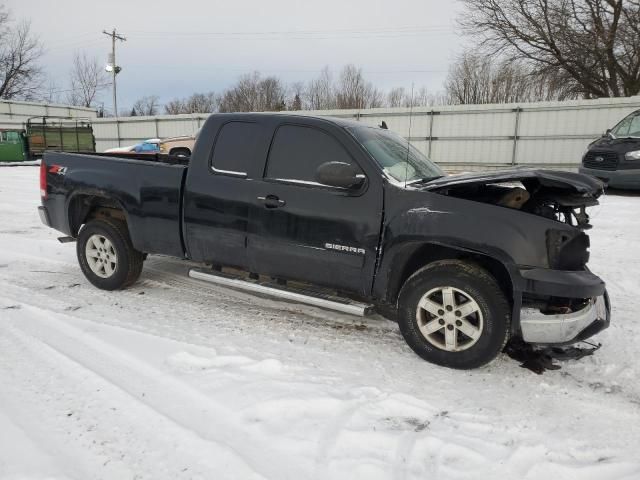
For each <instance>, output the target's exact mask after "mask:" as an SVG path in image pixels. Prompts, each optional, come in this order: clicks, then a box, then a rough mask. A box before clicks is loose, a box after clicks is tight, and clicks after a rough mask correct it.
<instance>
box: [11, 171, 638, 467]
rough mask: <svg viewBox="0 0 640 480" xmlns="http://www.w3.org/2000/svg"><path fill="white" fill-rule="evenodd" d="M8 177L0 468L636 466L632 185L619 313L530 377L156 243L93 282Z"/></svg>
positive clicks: (607, 246)
mask: <svg viewBox="0 0 640 480" xmlns="http://www.w3.org/2000/svg"><path fill="white" fill-rule="evenodd" d="M1 173H2V175H0V352H1V353H0V478H2V479H5V478H7V479H18V478H20V479H22V478H38V479H40V478H54V479H66V478H74V479H75V478H78V479H84V478H105V479H112V478H113V479H124V478H149V479H179V478H185V479H186V478H216V479H226V478H228V479H239V478H241V479H252V478H269V479H278V480H279V479H295V480H298V479H300V478H310V479H311V478H314V479H326V478H332V479H333V478H336V479H355V478H363V479H367V480H374V479H378V478H380V479H383V478H384V479H388V478H398V479H410V478H416V479H418V478H420V479H422V478H441V479H456V478H492V479H514V478H518V479H521V478H522V479H538V478H549V479H551V478H553V479H554V480H560V479H571V480H573V479H575V478H580V479H603V478H607V479H614V478H619V479H623V478H626V479H633V478H640V457H639V456H638V454H637V451H638V447H639V446H640V429H639V428H637V426H638V425H639V424H640V384H639V382H638V378H639V375H638V374H639V373H640V366H639V365H640V364H639V363H638V361H637V352H638V347H637V345H638V342H640V325H639V323H638V321H637V313H638V311H640V299H639V298H638V291H639V290H640V284H639V282H640V280H639V279H640V275H638V272H639V271H640V215H638V208H639V207H640V197H625V196H613V195H609V196H607V197H606V198H604V199H603V206H602V209H601V212H600V213H599V215H598V216H597V218H596V219H595V227H594V230H593V231H592V232H591V239H592V248H591V250H592V263H591V267H592V269H593V270H594V271H595V272H597V273H599V274H601V275H602V276H603V277H604V278H605V279H606V280H607V281H608V285H609V291H610V294H611V298H612V303H613V308H614V311H613V324H612V326H611V328H610V329H609V330H607V331H605V332H603V333H602V334H600V335H599V336H598V338H597V340H598V341H601V342H602V343H603V347H602V348H601V349H600V350H599V351H598V352H596V354H595V355H594V356H592V357H588V358H584V359H582V360H580V361H570V362H565V363H563V368H562V369H561V370H559V371H550V372H547V373H545V374H544V375H542V376H537V375H534V374H533V373H531V372H530V371H528V370H524V369H521V368H519V367H518V365H517V363H516V362H514V361H512V360H510V359H509V358H507V357H506V356H501V357H500V358H499V359H498V360H497V361H495V362H494V363H492V364H491V365H489V366H488V367H486V368H483V369H480V370H476V371H471V372H457V371H452V370H447V369H443V368H440V367H436V366H433V365H430V364H428V363H425V362H423V361H422V360H420V359H419V358H418V357H417V356H415V355H414V354H413V353H412V352H411V351H410V350H409V349H408V347H407V346H406V345H405V344H404V342H403V340H402V338H400V335H399V333H398V331H397V328H396V326H395V325H394V324H392V323H391V322H388V321H386V320H384V319H381V318H373V319H366V320H362V319H357V318H353V317H349V316H342V315H337V314H333V313H328V312H323V311H321V310H317V309H314V308H311V307H302V306H298V305H295V304H289V303H287V304H284V303H281V302H277V301H274V300H267V299H260V298H256V297H252V296H250V295H247V294H243V293H238V292H233V291H229V290H224V289H221V288H216V287H212V286H209V285H205V284H202V283H199V282H197V281H195V280H191V279H189V278H188V277H187V276H186V271H187V268H188V266H187V265H186V264H185V263H183V262H180V261H177V260H171V259H166V258H159V257H158V258H154V257H151V258H149V260H148V261H147V262H146V263H145V270H144V272H143V274H142V278H141V281H140V282H139V283H138V284H136V285H135V286H134V287H132V288H131V289H129V290H126V291H122V292H111V293H110V292H102V291H99V290H96V289H95V288H93V287H91V286H90V285H89V284H88V282H86V281H85V279H84V278H83V277H82V275H81V273H80V270H79V269H78V267H77V265H76V260H75V248H74V245H73V244H70V245H69V244H66V245H63V244H59V243H58V242H57V241H56V237H57V236H58V234H57V233H56V232H54V231H52V230H50V229H48V228H46V227H44V226H43V225H41V224H40V222H39V220H38V216H37V213H36V206H37V205H38V203H39V198H38V171H37V169H36V168H33V167H17V168H11V169H3V170H2V172H1Z"/></svg>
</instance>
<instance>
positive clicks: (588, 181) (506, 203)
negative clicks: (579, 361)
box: [425, 169, 610, 345]
mask: <svg viewBox="0 0 640 480" xmlns="http://www.w3.org/2000/svg"><path fill="white" fill-rule="evenodd" d="M603 188H604V184H603V183H602V182H600V181H599V180H597V179H595V178H592V177H588V176H586V175H581V174H576V173H570V172H555V171H545V170H536V169H511V170H505V171H498V172H492V173H482V174H467V175H453V176H449V177H445V178H442V179H438V180H435V181H432V182H429V183H428V184H426V185H425V189H426V190H429V191H431V192H434V193H438V194H440V195H445V196H449V197H454V198H460V199H465V200H470V201H473V202H480V203H485V204H491V205H495V206H497V207H502V208H508V209H514V210H519V211H521V212H523V213H524V214H530V215H535V216H538V217H543V218H545V219H549V220H551V222H548V223H547V224H545V230H544V236H543V235H542V232H540V233H541V235H531V237H532V238H534V237H535V238H539V239H540V240H539V241H541V240H542V238H544V239H545V243H546V245H545V246H544V248H545V250H546V262H544V263H543V262H540V264H538V265H517V266H516V269H517V273H516V275H515V276H516V277H517V278H515V279H513V280H514V297H516V296H517V297H519V298H514V304H515V305H514V310H515V308H518V310H519V311H517V312H516V311H514V317H515V316H516V313H517V314H518V315H519V317H520V322H519V323H518V322H515V323H517V324H518V325H517V331H515V332H513V333H514V335H516V336H519V337H520V338H522V339H523V340H524V341H525V342H527V343H536V344H550V345H567V344H571V343H575V342H577V341H580V340H584V339H586V338H588V337H590V336H592V335H594V334H596V333H598V332H599V331H601V330H603V329H604V328H606V327H607V326H608V325H609V319H610V305H609V299H608V297H607V295H606V291H605V285H604V282H603V281H602V280H601V279H600V278H599V277H597V276H596V275H594V274H593V273H591V272H590V271H589V269H588V268H587V262H588V261H589V246H590V244H589V237H588V235H587V234H586V233H585V232H586V231H587V230H589V229H590V228H591V224H590V222H589V214H588V213H587V209H588V208H589V207H593V206H595V205H598V197H599V196H600V195H601V194H602V193H603ZM514 221H516V218H514ZM553 222H557V227H554V224H553ZM523 223H524V222H523ZM531 228H534V227H531ZM535 228H539V227H535ZM532 233H533V232H532ZM541 248H542V247H541ZM518 303H520V305H518Z"/></svg>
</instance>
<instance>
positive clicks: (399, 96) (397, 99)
mask: <svg viewBox="0 0 640 480" xmlns="http://www.w3.org/2000/svg"><path fill="white" fill-rule="evenodd" d="M404 97H405V91H404V87H396V88H392V89H391V90H390V91H389V93H388V94H387V105H388V106H390V107H391V108H397V107H402V106H404Z"/></svg>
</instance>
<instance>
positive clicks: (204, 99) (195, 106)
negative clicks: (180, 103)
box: [183, 92, 218, 113]
mask: <svg viewBox="0 0 640 480" xmlns="http://www.w3.org/2000/svg"><path fill="white" fill-rule="evenodd" d="M217 106H218V99H217V97H216V94H215V93H213V92H208V93H194V94H193V95H191V96H190V97H189V98H187V99H185V101H184V111H183V113H213V112H215V111H216V108H217Z"/></svg>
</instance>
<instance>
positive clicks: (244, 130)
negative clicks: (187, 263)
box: [184, 116, 271, 268]
mask: <svg viewBox="0 0 640 480" xmlns="http://www.w3.org/2000/svg"><path fill="white" fill-rule="evenodd" d="M222 118H225V117H224V116H222ZM210 123H211V124H209V122H208V123H207V128H208V130H207V131H206V132H203V134H202V135H201V137H202V140H201V144H200V146H199V148H201V151H200V152H197V153H198V160H200V161H193V162H192V163H191V166H190V167H189V171H188V178H187V183H186V185H187V190H186V193H185V199H184V232H185V239H186V242H187V245H186V247H187V251H188V253H189V256H190V258H191V259H193V260H195V261H198V262H207V263H217V264H221V265H233V266H237V267H241V268H245V267H247V265H248V261H247V255H246V239H247V219H248V212H249V209H250V208H251V207H252V206H253V205H254V202H253V199H254V198H255V197H256V195H257V193H256V192H255V191H254V189H255V187H256V185H255V183H256V182H254V181H252V177H253V178H255V176H256V175H258V176H259V177H261V176H262V165H263V164H264V158H265V156H266V152H267V148H268V146H269V141H270V139H271V135H270V130H268V129H265V128H264V127H263V126H262V125H261V124H260V123H259V122H257V121H235V120H233V121H223V122H221V123H219V124H215V123H214V122H210ZM209 139H210V140H209ZM203 151H208V152H211V151H212V154H211V156H210V157H209V158H206V157H205V155H202V152H203ZM194 158H195V157H194Z"/></svg>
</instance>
